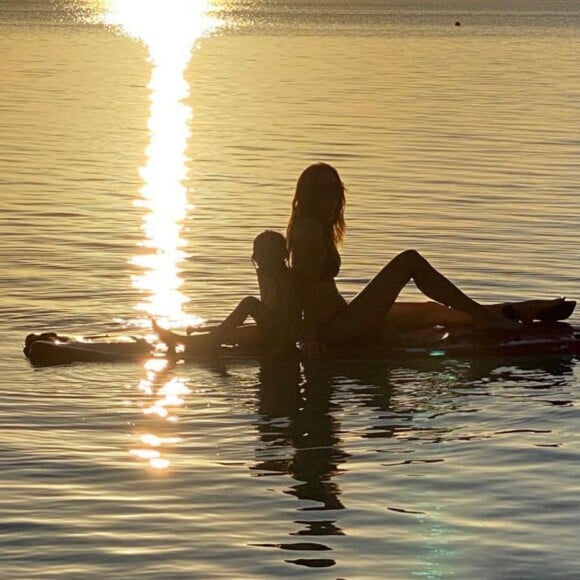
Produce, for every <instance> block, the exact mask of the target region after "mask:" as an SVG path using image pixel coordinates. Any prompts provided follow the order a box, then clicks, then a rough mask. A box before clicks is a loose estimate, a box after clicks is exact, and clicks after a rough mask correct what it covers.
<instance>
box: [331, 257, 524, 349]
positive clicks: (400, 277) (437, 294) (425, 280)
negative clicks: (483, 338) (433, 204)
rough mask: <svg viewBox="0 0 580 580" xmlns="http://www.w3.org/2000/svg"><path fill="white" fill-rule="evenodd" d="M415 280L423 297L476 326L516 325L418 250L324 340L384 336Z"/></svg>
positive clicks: (388, 271) (393, 265)
mask: <svg viewBox="0 0 580 580" xmlns="http://www.w3.org/2000/svg"><path fill="white" fill-rule="evenodd" d="M410 280H413V281H414V282H415V284H416V286H417V288H419V290H420V291H421V292H423V294H425V295H426V296H427V297H429V298H431V299H432V300H435V301H436V302H439V303H440V304H443V305H445V306H447V307H450V308H454V309H455V310H459V311H460V312H463V313H465V314H467V315H469V316H470V317H471V318H472V319H473V320H474V321H475V322H476V324H479V325H485V326H494V327H500V328H511V327H514V326H515V323H513V322H511V321H509V320H508V319H506V318H504V317H503V316H501V314H498V313H497V312H494V311H493V310H491V309H488V308H486V307H484V306H482V305H481V304H479V303H477V302H476V301H475V300H472V299H471V298H469V296H467V295H466V294H464V293H463V292H462V291H461V290H460V289H459V288H457V286H455V285H454V284H453V283H452V282H451V281H450V280H448V279H447V278H446V277H445V276H443V274H441V273H440V272H438V271H437V270H436V269H435V268H433V266H431V264H430V263H429V262H428V261H427V260H426V259H425V258H423V256H421V255H420V254H419V253H418V252H416V251H415V250H406V251H404V252H402V253H401V254H399V255H398V256H396V257H395V258H393V259H392V260H391V261H390V262H389V263H388V264H387V265H386V266H385V267H384V268H383V269H382V270H381V271H380V272H379V273H378V274H377V275H376V276H375V277H374V278H373V279H372V280H371V281H370V282H369V283H368V284H367V286H365V288H363V290H362V291H361V292H360V293H359V294H358V295H357V296H355V298H354V299H353V300H352V301H351V302H350V303H349V304H348V306H347V308H346V309H345V310H344V311H343V312H341V313H340V314H338V316H336V317H335V318H334V319H333V320H332V321H331V322H330V323H329V324H328V325H327V327H326V328H325V329H324V335H323V339H324V340H329V341H332V342H334V341H339V342H344V341H351V340H357V339H365V338H373V337H378V336H381V335H382V331H383V328H382V327H383V321H384V320H385V319H386V316H387V313H388V312H389V310H390V309H391V307H392V305H393V304H394V302H395V300H396V298H397V296H398V295H399V293H400V292H401V290H402V289H403V287H404V286H405V285H406V284H407V282H409V281H410Z"/></svg>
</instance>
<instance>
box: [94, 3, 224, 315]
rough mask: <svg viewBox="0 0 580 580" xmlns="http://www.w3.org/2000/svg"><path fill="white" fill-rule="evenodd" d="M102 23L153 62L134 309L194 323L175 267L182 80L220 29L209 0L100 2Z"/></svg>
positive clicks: (181, 176)
mask: <svg viewBox="0 0 580 580" xmlns="http://www.w3.org/2000/svg"><path fill="white" fill-rule="evenodd" d="M103 4H104V17H103V18H104V21H105V22H106V23H107V24H108V25H112V26H117V27H120V28H121V29H122V30H123V31H124V32H125V33H126V34H128V35H130V36H132V37H134V38H137V39H139V40H141V41H142V42H143V43H144V44H145V45H146V47H147V49H148V51H149V60H150V62H151V67H152V70H151V79H150V81H149V85H148V86H149V89H150V115H149V122H148V128H149V135H150V141H149V144H148V146H147V149H146V156H147V161H146V163H145V165H144V166H143V167H141V169H140V176H141V179H142V181H143V186H142V187H141V198H140V200H139V201H137V202H136V203H137V205H139V206H140V207H143V208H144V209H145V210H146V211H147V214H146V216H145V217H144V219H143V231H144V234H145V239H144V241H143V242H142V243H141V244H140V246H141V247H142V250H141V252H140V253H139V254H138V255H137V256H136V257H135V258H134V259H133V260H132V262H133V264H135V265H136V266H138V267H139V268H140V269H141V271H142V273H141V274H139V275H137V276H135V277H134V280H133V284H134V286H135V287H136V288H137V289H139V290H140V291H142V292H143V294H144V298H143V300H142V301H141V302H140V303H139V304H138V305H137V306H136V308H137V310H140V311H143V312H145V313H146V314H148V315H149V316H153V317H155V318H158V319H162V320H164V321H165V322H169V323H170V324H183V325H185V324H196V323H199V321H200V319H199V318H196V317H189V318H188V317H187V316H186V315H185V313H184V309H183V307H184V304H185V303H186V302H187V301H188V299H187V297H186V296H185V295H184V294H183V293H182V292H181V291H180V287H181V286H182V283H183V280H182V278H181V275H180V274H181V271H182V270H181V268H180V263H181V262H182V261H183V260H184V259H185V258H186V252H185V250H184V248H185V246H186V242H185V240H184V239H183V237H182V227H183V221H184V219H185V218H186V216H187V211H188V209H189V207H190V206H189V204H188V199H187V193H188V192H187V189H186V187H185V185H184V182H185V179H186V177H187V157H186V148H187V141H188V139H189V137H190V128H189V123H190V121H191V119H192V117H193V113H192V110H191V107H190V106H189V105H188V104H187V103H186V102H185V99H186V98H187V96H188V95H189V86H188V84H187V82H186V80H185V78H184V73H185V70H186V68H187V66H188V63H189V61H190V58H191V52H192V49H193V47H194V45H195V43H196V41H197V40H198V39H199V38H201V37H202V36H203V35H205V34H207V33H208V32H210V31H211V30H212V29H214V28H215V27H216V26H217V25H218V21H217V20H215V19H214V18H212V17H211V16H210V15H209V11H210V8H211V4H210V2H209V0H103Z"/></svg>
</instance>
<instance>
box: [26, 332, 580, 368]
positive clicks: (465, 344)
mask: <svg viewBox="0 0 580 580" xmlns="http://www.w3.org/2000/svg"><path fill="white" fill-rule="evenodd" d="M154 350H155V349H154V346H153V345H152V344H151V343H149V342H147V341H145V340H142V339H141V340H128V341H127V340H125V341H108V342H105V341H85V340H73V339H70V338H67V337H60V336H58V335H56V334H54V333H46V334H43V335H29V336H28V337H27V340H26V343H25V349H24V354H25V355H26V357H27V358H28V359H29V360H30V362H31V363H32V364H33V365H34V366H49V365H63V364H69V363H73V362H123V361H141V360H146V359H147V358H150V357H153V356H159V355H155V354H154ZM232 355H233V356H235V357H241V358H260V357H261V356H262V355H265V353H261V352H259V351H257V350H255V349H253V350H246V349H244V348H241V347H236V346H223V347H221V348H219V349H216V350H214V351H210V352H197V353H195V352H194V353H188V354H185V355H182V358H184V359H191V360H200V359H204V358H205V359H209V358H215V357H216V356H217V357H225V358H227V357H231V356H232ZM559 355H580V329H575V328H574V327H572V326H570V325H569V324H565V323H562V322H555V323H533V324H528V325H525V326H522V327H521V328H519V329H517V330H516V331H513V330H509V331H507V330H462V331H455V332H453V333H447V332H444V331H442V330H440V329H432V330H431V329H430V330H427V331H422V332H418V333H410V334H407V335H404V336H403V337H402V340H401V341H399V342H398V343H396V344H391V345H386V344H382V343H381V344H378V343H375V344H359V345H341V346H333V347H332V348H328V349H327V350H326V351H325V352H323V353H322V355H321V356H322V358H323V359H325V360H403V359H413V358H424V357H444V356H447V357H461V358H477V357H485V356H488V357H489V356H496V357H522V356H559Z"/></svg>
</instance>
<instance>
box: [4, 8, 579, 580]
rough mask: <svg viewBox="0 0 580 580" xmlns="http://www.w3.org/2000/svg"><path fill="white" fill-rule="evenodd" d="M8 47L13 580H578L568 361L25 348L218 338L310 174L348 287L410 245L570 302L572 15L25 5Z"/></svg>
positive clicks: (464, 274) (573, 242) (467, 283)
mask: <svg viewBox="0 0 580 580" xmlns="http://www.w3.org/2000/svg"><path fill="white" fill-rule="evenodd" d="M456 21H460V22H461V24H462V26H455V25H454V24H455V22H456ZM0 30H1V32H2V34H0V54H2V59H1V60H0V78H1V79H2V82H1V83H0V127H1V131H0V208H1V212H0V231H1V233H2V235H1V238H0V239H1V242H0V258H1V260H2V264H3V267H2V269H1V270H0V283H1V288H2V292H1V295H0V313H1V317H0V326H1V328H0V331H1V333H2V336H3V339H2V342H1V343H0V354H1V357H0V371H1V375H0V397H1V398H0V400H1V401H2V404H1V405H0V425H1V427H0V429H1V432H0V433H1V439H0V531H1V533H0V546H1V548H2V549H1V550H0V576H1V577H2V578H7V579H12V578H27V579H28V578H49V577H65V578H132V577H139V578H141V577H143V578H148V577H151V578H153V577H155V578H218V577H221V578H273V577H284V576H292V577H298V578H310V577H312V578H333V579H334V578H353V579H354V578H416V577H426V578H441V577H443V578H446V577H456V578H547V577H550V578H575V577H577V572H578V569H579V568H580V556H579V555H578V550H577V538H578V533H579V532H580V529H579V526H578V521H579V519H580V507H579V503H578V496H579V493H580V483H578V482H579V478H578V476H579V468H578V465H579V459H580V451H579V449H580V447H579V445H580V435H579V433H580V432H579V429H578V425H579V424H580V414H579V412H578V408H579V407H578V402H579V399H580V365H579V364H578V362H577V361H575V360H566V359H564V360H535V359H534V360H483V361H453V360H433V361H427V362H417V363H409V364H405V365H404V366H401V365H397V364H389V363H374V364H368V363H365V364H363V363H341V364H340V365H336V364H335V365H316V366H314V367H312V368H299V367H295V366H294V365H292V364H288V365H279V364H278V365H276V366H275V367H274V368H270V366H268V365H261V366H260V365H258V364H256V363H249V362H244V361H227V362H219V361H218V362H215V363H211V364H209V363H208V364H206V365H202V364H187V365H180V366H177V367H175V368H165V367H164V366H163V365H155V364H153V363H150V364H148V365H145V366H140V365H74V366H69V367H61V368H50V369H37V370H33V369H31V368H30V367H29V365H28V364H27V363H26V361H25V360H24V358H23V357H22V355H21V352H20V347H21V342H22V339H23V337H24V335H25V334H27V333H28V332H31V331H38V330H57V331H60V332H67V333H78V334H85V335H86V334H90V333H101V332H104V333H106V332H108V333H111V334H113V335H114V334H115V333H117V332H119V331H128V332H130V333H132V334H135V335H144V334H145V333H146V332H147V331H146V326H147V324H148V323H147V319H148V316H149V315H155V316H157V317H160V318H162V319H164V320H165V321H166V322H167V323H168V324H171V325H173V326H176V327H179V326H184V325H185V324H187V323H188V322H192V321H196V320H199V318H203V319H209V320H218V319H219V318H220V317H221V316H223V315H224V314H225V313H226V312H227V311H228V310H229V309H230V308H231V307H232V306H233V305H234V304H235V303H236V301H237V299H238V298H239V297H240V296H242V295H245V294H247V293H255V292H256V285H255V281H254V276H253V272H252V269H251V266H250V262H249V253H250V251H249V248H250V245H251V240H252V238H253V236H254V235H255V234H256V233H257V232H259V231H260V230H262V229H265V228H275V229H283V227H284V224H285V221H286V219H287V216H288V210H289V203H290V199H291V195H292V190H293V186H294V183H295V179H296V177H297V175H298V174H299V172H300V171H301V170H302V169H303V167H304V166H305V165H307V164H308V163H310V162H312V161H316V160H325V161H328V162H330V163H333V164H335V165H336V166H337V168H338V169H339V171H340V172H341V175H342V176H343V178H344V180H345V182H346V184H347V186H348V188H349V192H348V207H347V220H348V225H349V231H348V234H347V240H346V245H345V247H344V251H343V269H342V271H341V275H340V280H339V282H340V286H341V288H342V289H343V290H344V292H345V293H346V294H347V295H353V294H354V293H355V292H356V291H357V290H358V289H360V288H361V287H362V285H363V284H364V283H365V282H366V281H367V280H368V279H370V277H372V275H373V273H374V272H375V271H376V270H377V269H378V268H379V267H380V266H381V265H383V264H384V262H385V261H386V260H387V259H388V258H389V257H390V256H392V255H393V254H394V253H396V252H398V251H400V250H402V249H405V248H408V247H415V248H417V249H419V250H420V251H422V252H423V253H424V254H425V255H426V256H428V257H429V258H430V259H431V260H432V261H433V262H434V263H435V264H436V265H437V266H439V267H440V268H442V269H443V270H444V271H445V272H446V273H448V274H449V275H450V276H451V277H452V279H453V280H454V281H456V282H457V283H459V284H460V285H461V286H462V287H463V288H464V289H465V290H466V291H468V292H469V293H470V294H472V295H473V296H474V297H475V298H476V299H479V300H483V301H492V300H493V301H495V300H505V299H513V298H524V297H549V296H555V295H561V294H562V295H567V296H570V297H575V298H578V297H579V296H578V288H579V278H580V272H579V269H578V264H579V263H580V243H579V242H580V240H579V239H578V233H577V232H578V226H579V225H580V202H579V201H578V194H577V189H578V183H579V181H580V179H579V177H580V171H579V170H578V157H579V153H580V139H579V134H578V127H579V126H580V74H579V73H578V66H577V63H578V49H579V39H580V9H579V8H578V6H577V3H576V2H573V1H565V0H560V1H558V0H554V1H550V0H546V1H537V2H524V1H522V2H517V3H507V4H506V3H504V2H499V1H492V0H484V1H481V2H475V1H473V2H469V1H467V2H460V1H459V0H457V1H456V0H449V1H440V2H439V1H434V2H420V1H412V0H397V1H395V2H389V3H385V2H379V1H378V0H377V1H372V0H359V1H357V2H345V1H337V2H330V1H326V2H313V1H312V0H295V1H291V0H276V1H271V2H259V1H258V0H255V1H254V0H251V1H248V2H242V1H230V2H227V1H225V0H224V1H223V2H221V3H220V4H218V3H215V4H212V5H211V6H208V5H206V3H205V2H201V1H200V2H179V1H177V0H175V1H173V2H161V1H159V2H156V1H155V0H150V1H148V2H145V1H142V2H132V1H130V0H110V1H105V0H94V1H91V0H86V1H80V0H79V1H78V2H72V1H71V2H65V1H64V0H61V1H56V0H52V1H51V2H40V1H34V0H19V1H17V0H5V1H4V2H2V3H0ZM405 296H406V297H408V298H409V297H410V298H418V295H417V293H416V292H415V291H414V290H413V289H410V290H408V291H406V292H405ZM573 322H575V323H579V322H580V318H579V317H578V315H576V316H575V318H574V319H573Z"/></svg>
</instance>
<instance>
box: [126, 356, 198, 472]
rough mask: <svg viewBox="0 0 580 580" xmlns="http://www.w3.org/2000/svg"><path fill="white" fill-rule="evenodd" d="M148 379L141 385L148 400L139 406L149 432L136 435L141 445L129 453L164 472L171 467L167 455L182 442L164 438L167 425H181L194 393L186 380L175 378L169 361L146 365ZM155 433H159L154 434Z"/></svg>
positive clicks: (175, 437) (156, 360) (142, 391)
mask: <svg viewBox="0 0 580 580" xmlns="http://www.w3.org/2000/svg"><path fill="white" fill-rule="evenodd" d="M144 370H145V378H144V379H142V380H141V381H140V383H139V387H138V388H139V391H140V392H141V393H142V394H143V395H144V399H143V400H142V402H141V403H140V404H139V407H140V411H141V414H142V415H143V417H144V418H147V427H146V432H143V431H141V432H138V433H136V437H137V440H138V441H137V443H136V444H135V445H134V446H133V447H131V448H130V449H129V454H130V455H131V456H132V457H135V458H136V459H139V460H142V461H145V462H147V464H148V466H149V467H151V468H153V469H156V470H164V469H166V468H168V467H169V466H170V465H171V462H170V460H169V459H168V458H167V457H164V456H163V454H164V451H165V450H166V449H167V448H171V447H172V446H174V445H177V444H179V443H180V442H181V440H182V439H181V437H177V436H175V435H160V434H159V432H160V431H163V430H165V429H167V425H171V424H175V423H177V422H178V421H179V418H178V415H177V412H178V411H179V409H181V408H183V406H184V405H185V397H186V396H187V395H188V394H189V393H191V390H190V389H189V388H188V387H187V386H186V384H185V379H182V378H178V377H173V376H171V372H172V370H173V365H172V364H171V362H170V361H168V360H165V359H155V358H153V359H150V360H149V361H147V362H146V363H145V367H144ZM154 431H155V432H154Z"/></svg>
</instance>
